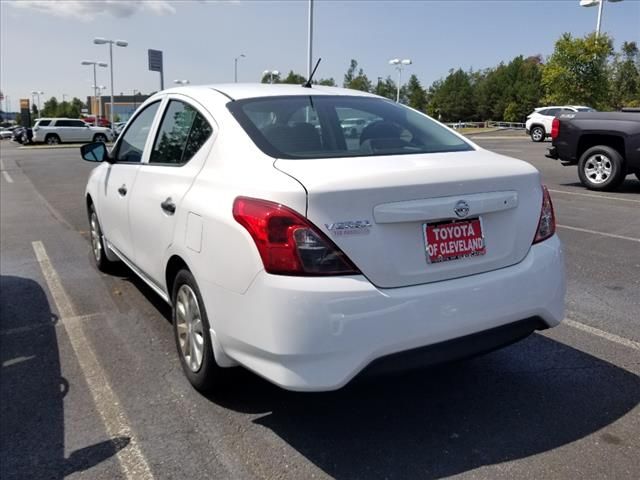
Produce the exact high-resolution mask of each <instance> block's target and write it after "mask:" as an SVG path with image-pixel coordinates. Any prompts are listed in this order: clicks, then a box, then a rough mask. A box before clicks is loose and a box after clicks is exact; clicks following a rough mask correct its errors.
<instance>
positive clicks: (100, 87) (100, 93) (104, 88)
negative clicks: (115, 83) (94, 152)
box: [93, 85, 107, 127]
mask: <svg viewBox="0 0 640 480" xmlns="http://www.w3.org/2000/svg"><path fill="white" fill-rule="evenodd" d="M93 88H94V91H95V90H96V89H97V90H98V117H100V118H102V90H106V89H107V87H105V86H104V85H94V86H93ZM96 126H97V127H98V126H99V125H98V119H97V118H96Z"/></svg>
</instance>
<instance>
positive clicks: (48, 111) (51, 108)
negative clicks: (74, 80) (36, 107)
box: [42, 97, 58, 117]
mask: <svg viewBox="0 0 640 480" xmlns="http://www.w3.org/2000/svg"><path fill="white" fill-rule="evenodd" d="M42 115H43V116H45V117H57V116H58V99H56V97H51V98H50V99H49V100H47V101H46V102H44V105H43V107H42Z"/></svg>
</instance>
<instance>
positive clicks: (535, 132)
mask: <svg viewBox="0 0 640 480" xmlns="http://www.w3.org/2000/svg"><path fill="white" fill-rule="evenodd" d="M544 137H545V132H544V128H542V127H539V126H538V127H533V128H532V129H531V140H533V141H534V142H542V141H543V140H544Z"/></svg>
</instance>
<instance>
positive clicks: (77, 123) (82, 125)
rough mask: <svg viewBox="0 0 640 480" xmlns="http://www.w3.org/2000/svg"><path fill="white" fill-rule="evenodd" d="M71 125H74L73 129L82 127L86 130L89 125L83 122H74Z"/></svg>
mask: <svg viewBox="0 0 640 480" xmlns="http://www.w3.org/2000/svg"><path fill="white" fill-rule="evenodd" d="M71 123H72V125H71V126H72V127H82V128H84V127H86V126H87V124H86V123H84V122H83V121H82V120H74V121H72V122H71Z"/></svg>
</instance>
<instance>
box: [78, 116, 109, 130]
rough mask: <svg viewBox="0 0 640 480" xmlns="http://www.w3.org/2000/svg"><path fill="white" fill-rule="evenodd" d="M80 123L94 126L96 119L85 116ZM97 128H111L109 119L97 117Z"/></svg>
mask: <svg viewBox="0 0 640 480" xmlns="http://www.w3.org/2000/svg"><path fill="white" fill-rule="evenodd" d="M82 121H84V122H85V123H88V124H89V125H91V126H95V125H96V117H95V116H86V117H82ZM97 126H98V127H106V128H111V122H109V119H107V118H105V117H100V116H98V124H97Z"/></svg>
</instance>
